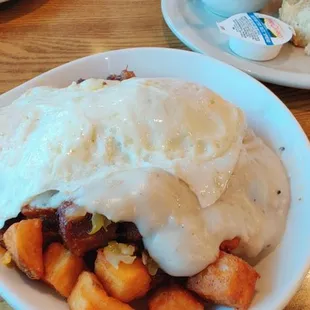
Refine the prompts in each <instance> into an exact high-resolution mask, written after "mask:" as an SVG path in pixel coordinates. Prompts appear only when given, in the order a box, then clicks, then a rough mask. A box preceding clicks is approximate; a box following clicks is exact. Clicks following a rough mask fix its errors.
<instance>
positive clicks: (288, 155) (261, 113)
mask: <svg viewBox="0 0 310 310" xmlns="http://www.w3.org/2000/svg"><path fill="white" fill-rule="evenodd" d="M127 65H128V66H129V70H134V72H135V73H136V75H137V76H139V77H176V78H179V79H183V80H187V81H192V82H197V83H200V84H203V85H205V86H207V87H209V88H210V89H211V90H213V91H215V92H217V93H218V94H220V95H221V96H222V97H224V98H225V99H227V100H229V101H231V102H232V103H234V104H236V105H237V106H239V107H241V108H242V109H243V110H244V112H245V113H246V115H247V119H248V123H249V125H250V126H251V127H252V128H253V129H254V130H255V131H256V133H257V134H258V135H260V136H261V137H263V139H264V140H265V141H266V142H267V143H268V144H269V145H270V146H271V147H272V148H273V149H274V150H275V151H276V152H278V154H279V156H281V157H282V160H283V163H284V165H285V167H286V169H287V171H288V174H289V176H290V181H291V193H292V203H291V209H290V212H289V217H288V223H287V229H286V232H285V235H284V238H283V240H282V242H281V244H280V245H279V247H278V248H277V249H276V250H275V251H274V252H273V253H271V254H270V255H269V256H267V257H266V258H264V259H263V260H262V261H261V262H260V263H259V264H258V265H257V266H256V269H257V270H258V272H259V273H260V274H261V279H260V280H259V281H258V286H257V294H256V296H255V299H254V301H253V306H252V308H251V309H255V310H265V309H272V310H276V309H282V308H283V307H284V306H285V305H286V304H287V303H288V301H289V300H290V298H291V297H292V296H293V294H294V293H295V292H296V290H297V289H298V287H299V285H300V283H301V281H302V279H303V277H304V275H305V273H306V272H307V270H308V267H309V264H310V247H309V246H307V244H308V241H309V239H310V226H309V223H308V222H309V220H308V219H309V218H310V208H309V205H310V193H309V188H310V178H309V175H310V160H309V159H310V147H309V142H308V139H307V137H306V135H305V134H304V132H303V131H302V129H301V127H300V126H299V124H298V122H297V121H296V120H295V118H294V117H293V116H292V114H291V113H290V111H289V110H288V109H287V108H286V106H285V105H284V104H283V103H282V102H281V101H280V100H279V99H278V98H277V97H276V96H275V95H274V94H272V93H271V92H270V91H269V90H268V89H267V88H265V87H264V86H263V85H262V84H260V83H259V82H257V81H256V80H254V79H253V78H251V77H250V76H248V75H246V74H244V73H243V72H241V71H239V70H236V69H234V68H233V67H231V66H229V65H226V64H224V63H221V62H219V61H217V60H215V59H213V58H210V57H206V56H203V55H200V54H197V53H192V52H186V51H180V50H172V49H160V48H136V49H128V50H119V51H111V52H106V53H102V54H97V55H93V56H89V57H86V58H82V59H79V60H76V61H73V62H71V63H68V64H65V65H63V66H60V67H58V68H56V69H54V70H52V71H49V72H47V73H44V74H42V75H40V76H38V77H37V78H34V79H33V80H31V81H29V82H27V83H25V84H23V85H21V86H19V87H17V88H15V89H13V90H11V91H9V92H7V93H5V94H3V95H2V96H0V106H5V105H8V104H10V103H11V102H12V101H13V100H14V99H16V98H17V97H18V96H20V95H21V94H22V93H24V92H25V91H26V90H27V89H29V88H31V87H34V86H39V85H50V86H55V87H63V86H67V85H68V84H70V83H71V82H72V81H75V80H77V79H79V78H81V77H82V78H90V77H94V78H103V77H106V76H108V75H109V74H111V73H119V72H120V71H121V70H122V69H124V68H125V67H126V66H127ZM280 147H285V151H284V152H281V151H279V148H280ZM0 295H2V296H3V297H4V298H5V299H6V300H7V301H8V302H9V303H10V304H11V305H12V307H13V308H14V309H16V310H39V309H40V310H41V309H46V310H54V309H58V310H64V309H68V308H67V305H66V303H65V301H63V300H62V299H61V298H59V297H56V296H55V295H54V294H53V293H52V290H50V289H49V288H47V287H45V285H44V284H41V283H38V282H35V281H30V280H28V279H26V277H25V276H23V275H21V274H19V273H17V272H16V271H15V270H14V269H8V268H6V267H4V266H1V265H0ZM214 307H215V309H225V307H222V306H214Z"/></svg>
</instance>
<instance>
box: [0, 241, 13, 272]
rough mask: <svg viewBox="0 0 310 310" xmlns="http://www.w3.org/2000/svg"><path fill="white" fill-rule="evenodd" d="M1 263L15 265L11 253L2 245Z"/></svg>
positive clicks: (0, 249) (8, 265) (0, 252)
mask: <svg viewBox="0 0 310 310" xmlns="http://www.w3.org/2000/svg"><path fill="white" fill-rule="evenodd" d="M0 264H2V265H5V266H7V267H12V266H13V261H12V256H11V254H10V253H9V252H8V251H7V250H6V249H5V248H3V247H2V246H0Z"/></svg>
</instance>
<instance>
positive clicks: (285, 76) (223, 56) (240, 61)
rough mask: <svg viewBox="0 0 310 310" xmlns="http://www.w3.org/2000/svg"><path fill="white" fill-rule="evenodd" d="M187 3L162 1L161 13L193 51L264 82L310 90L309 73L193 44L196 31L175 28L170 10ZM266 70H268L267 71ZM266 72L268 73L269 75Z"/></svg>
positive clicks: (171, 28)
mask: <svg viewBox="0 0 310 310" xmlns="http://www.w3.org/2000/svg"><path fill="white" fill-rule="evenodd" d="M187 1H191V0H161V11H162V15H163V18H164V20H165V22H166V24H167V26H168V27H169V29H170V30H171V31H172V33H173V34H174V35H175V36H176V37H177V38H178V39H179V40H180V41H181V42H182V43H183V44H185V45H186V46H187V47H189V48H190V49H191V50H193V51H195V52H198V53H202V54H205V55H208V56H211V57H213V58H216V59H218V60H220V61H222V62H225V63H227V64H229V65H232V66H234V67H235V68H237V69H239V70H242V71H243V72H246V73H247V74H249V75H251V76H253V77H254V78H256V79H259V80H261V81H263V82H267V83H271V84H276V85H281V86H286V87H292V88H298V89H310V73H309V74H308V73H297V72H291V71H285V70H277V69H275V68H268V67H265V66H261V65H260V64H259V63H255V62H251V61H249V60H246V59H244V58H240V57H238V56H235V55H233V54H228V53H225V52H224V51H221V50H220V53H219V49H218V48H215V47H214V46H213V45H212V44H209V43H208V42H207V41H204V43H203V45H204V46H206V48H202V47H201V46H197V44H195V43H193V42H192V40H190V39H189V36H190V34H194V35H195V31H193V30H192V29H191V28H190V27H188V28H187V29H185V30H184V29H181V30H180V29H178V27H177V26H175V21H174V19H173V16H172V15H173V14H172V13H171V10H170V8H171V7H172V6H177V5H180V3H185V2H187ZM178 17H180V16H178ZM188 32H190V34H188ZM309 58H310V56H309ZM266 68H267V69H268V70H266ZM264 71H267V73H266V72H264Z"/></svg>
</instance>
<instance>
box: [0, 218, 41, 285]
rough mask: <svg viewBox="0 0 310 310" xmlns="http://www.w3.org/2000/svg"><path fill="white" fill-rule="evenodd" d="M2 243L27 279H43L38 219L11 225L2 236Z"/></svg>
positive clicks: (39, 223)
mask: <svg viewBox="0 0 310 310" xmlns="http://www.w3.org/2000/svg"><path fill="white" fill-rule="evenodd" d="M3 241H4V243H5V246H6V248H7V250H8V252H9V253H10V254H11V255H12V258H13V260H14V261H15V263H16V265H17V266H18V268H20V269H21V270H22V271H23V272H24V273H25V274H26V275H27V276H28V277H29V278H31V279H35V280H39V279H41V278H42V277H43V274H44V267H43V253H42V245H43V235H42V221H41V220H40V219H32V220H23V221H20V222H18V223H15V224H13V225H11V226H10V227H9V228H8V229H7V230H6V232H5V233H4V235H3Z"/></svg>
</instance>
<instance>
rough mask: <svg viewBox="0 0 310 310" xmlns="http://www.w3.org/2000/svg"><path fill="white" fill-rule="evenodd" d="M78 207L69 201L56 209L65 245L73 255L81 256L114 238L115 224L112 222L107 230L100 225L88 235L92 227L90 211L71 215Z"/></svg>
mask: <svg viewBox="0 0 310 310" xmlns="http://www.w3.org/2000/svg"><path fill="white" fill-rule="evenodd" d="M78 208H79V207H78V206H76V205H74V204H73V203H72V202H70V201H66V202H64V203H63V204H62V205H61V206H60V207H59V208H58V210H57V214H58V217H59V231H60V234H61V236H62V239H63V241H64V243H65V245H66V247H67V248H68V249H69V250H70V251H71V252H72V253H73V254H75V255H77V256H83V255H84V254H85V253H86V252H88V251H90V250H94V249H96V248H99V247H104V246H106V245H107V244H108V242H109V241H111V240H115V239H116V228H117V224H115V223H112V224H110V225H109V226H108V227H107V231H105V229H104V228H103V227H102V228H101V229H100V230H99V231H98V232H96V233H95V234H92V235H90V234H89V232H90V231H91V229H92V222H91V218H92V215H91V214H90V213H86V215H82V216H73V215H74V212H73V210H74V209H76V210H77V209H78Z"/></svg>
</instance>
